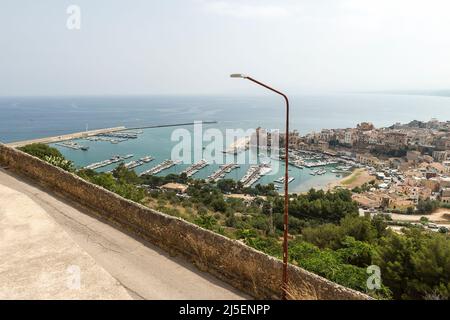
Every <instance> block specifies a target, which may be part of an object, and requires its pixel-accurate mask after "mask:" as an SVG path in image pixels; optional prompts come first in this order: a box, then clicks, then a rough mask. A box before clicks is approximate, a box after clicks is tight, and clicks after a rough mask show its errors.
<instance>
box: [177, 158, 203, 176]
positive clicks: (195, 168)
mask: <svg viewBox="0 0 450 320" xmlns="http://www.w3.org/2000/svg"><path fill="white" fill-rule="evenodd" d="M207 165H208V162H206V160H205V159H202V160H200V161H199V162H197V163H195V164H193V165H192V166H190V167H189V168H187V169H186V170H184V171H183V172H182V173H185V174H186V176H187V177H191V176H193V175H194V174H195V173H197V172H198V171H200V170H201V169H203V168H204V167H206V166H207Z"/></svg>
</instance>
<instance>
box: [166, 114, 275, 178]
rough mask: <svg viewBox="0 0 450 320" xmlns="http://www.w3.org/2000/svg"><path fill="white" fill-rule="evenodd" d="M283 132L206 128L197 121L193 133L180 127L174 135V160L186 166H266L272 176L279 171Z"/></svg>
mask: <svg viewBox="0 0 450 320" xmlns="http://www.w3.org/2000/svg"><path fill="white" fill-rule="evenodd" d="M279 140H280V135H279V130H278V129H273V130H264V129H261V128H258V129H245V130H244V129H225V132H223V131H221V130H219V129H217V128H208V129H206V130H205V129H204V128H203V123H202V122H201V121H195V122H194V127H193V130H192V131H190V130H188V129H185V128H178V129H175V130H174V131H173V132H172V135H171V141H172V142H176V144H175V145H174V146H173V148H172V150H171V160H172V161H177V162H181V163H183V164H192V163H198V162H199V161H202V160H203V161H206V162H207V163H208V164H219V165H222V164H231V163H234V164H237V165H241V164H250V165H260V164H266V165H267V166H270V167H271V169H272V170H271V171H270V173H269V172H268V173H267V174H276V173H277V172H278V169H279V161H273V160H279V153H280V148H279Z"/></svg>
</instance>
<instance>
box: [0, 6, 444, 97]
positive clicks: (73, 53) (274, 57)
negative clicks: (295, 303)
mask: <svg viewBox="0 0 450 320" xmlns="http://www.w3.org/2000/svg"><path fill="white" fill-rule="evenodd" d="M0 1H1V3H0V95H55V94H57V95H71V94H74V95H78V94H216V93H224V94H229V93H245V94H247V93H248V94H255V93H258V92H260V89H259V88H255V87H254V86H253V85H252V84H251V83H248V82H245V83H244V81H242V80H236V79H230V78H229V77H228V75H229V74H230V73H233V72H243V73H247V74H251V75H253V76H254V77H257V78H259V79H261V80H264V81H267V82H269V83H271V84H273V85H275V86H277V87H279V88H282V89H285V90H286V91H287V92H289V93H302V92H311V91H314V92H325V91H333V92H334V91H378V90H422V89H423V90H433V89H449V88H450V1H448V0H285V1H283V0H127V1H125V0H71V1H65V0H40V1H36V0H0ZM72 4H75V5H78V6H79V7H80V8H81V30H68V29H67V27H66V20H67V18H68V16H69V15H68V14H67V13H66V10H67V7H68V6H69V5H72Z"/></svg>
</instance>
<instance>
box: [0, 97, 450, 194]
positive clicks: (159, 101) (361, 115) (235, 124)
mask: <svg viewBox="0 0 450 320" xmlns="http://www.w3.org/2000/svg"><path fill="white" fill-rule="evenodd" d="M291 104H292V107H291V128H292V129H298V130H299V131H300V132H301V133H307V132H311V131H320V130H321V129H322V128H345V127H354V126H355V125H356V124H357V123H359V122H361V121H370V122H373V123H374V124H375V125H376V126H386V125H391V124H393V123H395V122H409V121H411V120H414V119H417V120H429V119H431V118H438V119H440V120H450V98H449V97H433V96H417V95H381V94H341V95H302V96H294V97H291ZM283 117H284V105H283V101H282V100H280V99H278V97H274V96H272V95H268V96H262V97H220V96H201V97H197V96H187V97H182V96H152V97H64V98H0V140H1V141H3V142H12V141H20V140H25V139H33V138H40V137H47V136H55V135H60V134H65V133H71V132H78V131H83V130H85V129H86V126H88V128H89V129H98V128H105V127H114V126H119V125H123V126H127V127H134V126H145V125H160V124H175V123H185V122H191V121H196V120H203V121H219V122H218V123H217V124H214V125H208V126H205V129H206V128H208V127H214V128H218V129H220V130H224V129H226V128H235V129H236V128H243V129H247V128H255V127H258V126H262V127H266V128H270V129H281V130H282V129H283V128H284V118H283ZM174 129H176V128H174V127H169V128H154V129H146V130H144V133H143V134H141V135H139V138H138V139H136V140H129V141H127V142H123V143H120V144H111V143H109V142H90V141H85V140H81V141H80V143H82V144H83V145H88V146H90V150H89V151H87V152H83V151H75V150H71V149H67V148H59V149H60V150H61V151H62V152H63V154H64V155H65V156H67V157H68V158H69V159H72V160H73V161H74V162H75V163H76V165H78V166H84V165H87V164H90V163H92V162H96V161H100V160H104V159H107V158H110V157H111V156H112V155H115V154H120V155H125V154H130V153H132V154H134V155H135V157H134V158H133V159H130V160H135V159H138V158H140V157H142V156H145V155H152V156H153V157H155V160H154V161H152V162H151V163H149V164H146V165H144V166H142V167H138V168H137V169H136V171H138V172H141V171H143V170H146V169H148V168H150V167H152V166H154V165H156V164H157V163H159V162H161V161H163V160H164V159H167V158H170V153H171V150H172V147H173V146H174V145H175V144H176V142H172V141H171V140H170V136H171V133H172V131H173V130H174ZM186 129H188V130H192V127H191V126H188V127H186ZM130 160H128V161H130ZM185 167H186V165H179V166H175V167H173V168H171V169H169V170H166V171H163V172H162V173H161V174H167V173H170V172H180V171H181V170H183V169H184V168H185ZM110 169H111V167H106V168H105V170H110ZM216 169H217V166H216V165H210V166H208V167H206V168H204V169H202V170H201V171H200V172H198V173H197V174H196V175H194V177H200V178H203V177H206V176H208V175H209V174H211V173H212V172H213V171H215V170H216ZM246 169H247V167H246V166H241V168H239V169H238V170H234V171H232V172H231V173H230V174H229V175H228V177H230V178H235V179H240V178H241V177H242V176H243V175H244V174H245V171H246ZM282 170H283V166H282V164H280V170H279V171H278V173H276V174H274V175H270V176H266V177H263V178H262V179H261V180H260V182H261V183H267V182H270V181H273V180H274V179H276V178H278V177H279V176H281V175H282ZM328 171H329V170H328ZM291 174H292V175H293V176H294V177H295V178H296V179H295V181H294V182H292V183H291V184H290V186H291V188H292V189H293V190H296V191H299V190H305V189H308V188H310V187H314V186H323V185H325V184H327V183H328V182H331V181H333V180H335V179H336V176H335V175H334V174H331V173H330V172H328V173H327V174H325V175H323V176H311V175H309V169H304V170H300V169H297V168H291Z"/></svg>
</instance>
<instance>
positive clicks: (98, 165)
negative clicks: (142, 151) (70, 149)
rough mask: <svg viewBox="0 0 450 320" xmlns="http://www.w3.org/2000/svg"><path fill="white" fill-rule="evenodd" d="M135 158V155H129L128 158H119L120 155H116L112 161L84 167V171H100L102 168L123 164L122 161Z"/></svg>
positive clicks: (108, 160)
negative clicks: (118, 163)
mask: <svg viewBox="0 0 450 320" xmlns="http://www.w3.org/2000/svg"><path fill="white" fill-rule="evenodd" d="M133 157H134V155H133V154H127V155H126V156H118V155H116V156H113V157H112V158H110V159H107V160H103V161H100V162H95V163H92V164H90V165H88V166H86V167H84V169H91V170H95V169H100V168H103V167H106V166H109V165H110V164H113V163H117V162H122V161H124V160H126V159H129V158H133Z"/></svg>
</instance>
